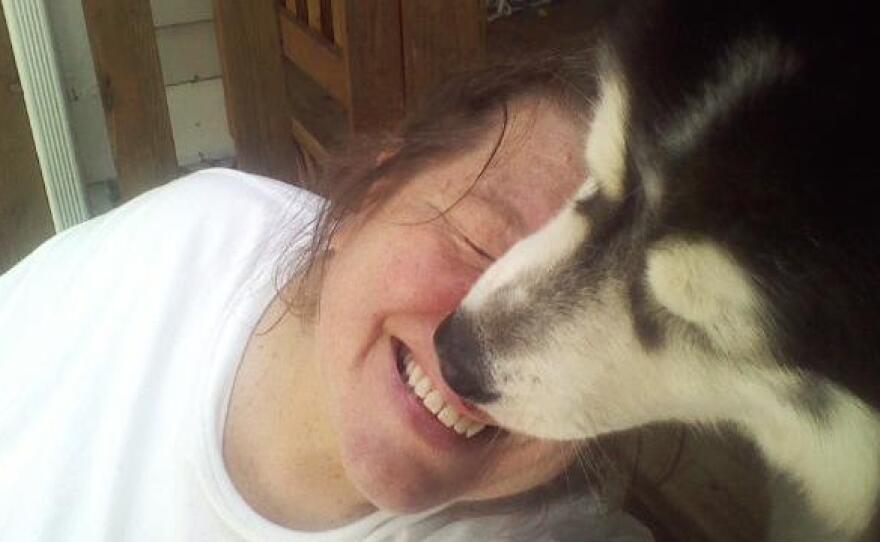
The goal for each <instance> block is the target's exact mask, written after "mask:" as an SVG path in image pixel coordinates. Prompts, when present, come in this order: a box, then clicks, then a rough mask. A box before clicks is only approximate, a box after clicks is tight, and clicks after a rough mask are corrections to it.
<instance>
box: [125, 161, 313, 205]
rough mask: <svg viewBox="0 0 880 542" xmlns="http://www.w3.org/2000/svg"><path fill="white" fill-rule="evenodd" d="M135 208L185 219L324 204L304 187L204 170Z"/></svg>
mask: <svg viewBox="0 0 880 542" xmlns="http://www.w3.org/2000/svg"><path fill="white" fill-rule="evenodd" d="M131 203H132V204H135V205H137V204H138V203H142V204H145V205H156V206H169V207H180V206H182V207H183V208H184V209H185V210H186V212H185V214H186V215H190V216H191V215H192V214H198V213H201V212H204V213H212V212H221V213H222V212H227V211H236V212H237V213H241V212H247V211H248V210H253V211H257V212H286V211H289V210H290V209H291V208H303V209H310V210H316V209H317V208H318V207H319V206H320V205H322V203H323V200H322V199H321V198H320V197H319V196H317V195H315V194H313V193H312V192H309V191H308V190H305V189H304V188H302V187H299V186H296V185H293V184H290V183H285V182H282V181H278V180H275V179H270V178H268V177H262V176H259V175H254V174H251V173H246V172H243V171H238V170H234V169H225V168H212V169H204V170H200V171H197V172H194V173H191V174H189V175H186V176H184V177H181V178H179V179H177V180H174V181H171V182H169V183H167V184H165V185H163V186H162V187H160V188H157V189H155V190H152V191H150V192H147V193H146V194H144V195H142V196H140V197H139V198H137V199H135V200H134V201H133V202H131Z"/></svg>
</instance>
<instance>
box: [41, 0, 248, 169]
mask: <svg viewBox="0 0 880 542" xmlns="http://www.w3.org/2000/svg"><path fill="white" fill-rule="evenodd" d="M46 4H47V6H48V8H49V16H50V18H51V20H52V27H53V28H52V30H53V33H54V36H55V41H56V44H57V47H58V52H59V61H60V64H61V70H62V72H63V77H64V82H65V86H66V89H67V94H68V100H69V104H70V116H71V123H72V125H73V131H74V138H75V140H76V146H77V155H78V157H79V160H80V164H81V166H82V170H83V177H84V179H85V180H86V182H87V183H97V182H102V181H107V180H113V179H115V178H116V169H115V166H114V164H113V158H112V154H111V152H110V142H109V138H108V135H107V129H106V124H105V122H104V112H103V109H102V107H101V98H100V92H99V89H98V82H97V78H96V77H95V69H94V63H93V61H92V56H91V49H90V47H89V41H88V35H87V34H86V27H85V19H84V17H83V11H82V2H81V0H52V1H51V2H47V3H46ZM151 6H152V8H153V21H154V24H155V25H156V42H157V45H158V47H159V57H160V60H161V62H162V73H163V76H164V79H165V85H166V92H167V94H168V106H169V113H170V115H171V124H172V128H173V130H174V138H175V146H176V148H177V156H178V160H180V165H181V166H182V167H185V168H187V169H192V168H195V167H199V166H200V165H201V164H202V162H203V160H204V161H209V162H215V161H217V160H223V159H228V158H230V157H232V156H233V155H234V154H235V150H234V146H233V144H232V140H231V137H230V135H229V130H228V127H227V124H226V104H225V100H224V99H223V89H222V81H221V77H222V75H221V67H220V60H219V55H218V52H217V40H216V36H215V33H214V24H213V5H212V0H151Z"/></svg>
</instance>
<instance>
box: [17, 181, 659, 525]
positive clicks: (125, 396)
mask: <svg viewBox="0 0 880 542" xmlns="http://www.w3.org/2000/svg"><path fill="white" fill-rule="evenodd" d="M321 204H322V202H321V200H320V199H319V198H317V197H316V196H314V195H312V194H310V193H308V192H305V191H303V190H299V189H297V188H294V187H291V186H289V185H285V184H282V183H280V182H277V181H272V180H269V179H264V178H260V177H255V176H252V175H246V174H243V173H240V172H235V171H231V170H219V169H218V170H207V171H203V172H200V173H196V174H194V175H191V176H189V177H186V178H184V179H181V180H178V181H175V182H173V183H170V184H168V185H166V186H163V187H161V188H159V189H156V190H153V191H151V192H149V193H147V194H145V195H143V196H141V197H139V198H137V199H135V200H133V201H132V202H130V203H128V204H126V205H124V206H122V207H120V208H119V209H116V210H114V211H112V212H111V213H108V214H107V215H104V216H102V217H99V218H97V219H94V220H91V221H89V222H87V223H85V224H82V225H80V226H77V227H75V228H73V229H71V230H68V231H65V232H64V233H62V234H59V235H57V236H55V237H54V238H52V239H51V240H49V241H48V242H46V243H45V244H44V245H43V246H41V247H40V248H39V249H37V250H36V251H35V252H34V253H33V254H31V255H30V256H29V257H28V258H26V259H25V260H24V261H23V262H21V263H20V264H19V265H17V266H16V267H14V268H13V269H12V270H10V271H9V272H8V273H6V274H5V275H3V276H0V538H2V540H12V541H30V540H45V541H57V540H88V541H100V540H107V541H120V540H144V541H147V540H149V541H151V542H152V541H187V542H188V541H202V540H204V541H212V542H214V541H216V542H222V541H242V540H248V541H251V540H252V541H275V540H279V541H281V540H283V541H301V540H317V541H330V540H332V541H348V540H351V541H365V540H370V541H374V540H401V541H403V540H431V541H439V540H478V539H479V540H541V539H543V540H566V539H569V537H572V538H571V539H576V540H596V541H598V540H606V541H607V540H613V541H617V542H624V541H632V542H635V541H643V540H650V535H648V534H647V532H646V531H645V530H644V529H643V528H642V527H641V526H639V525H638V524H637V523H635V522H634V521H633V520H632V519H631V518H629V517H627V516H626V515H624V514H620V513H616V514H611V515H601V514H599V513H598V503H596V502H595V501H593V500H592V499H590V498H587V497H584V498H581V499H577V500H575V501H570V502H566V503H564V504H559V505H555V506H553V507H551V508H550V509H549V510H537V511H531V510H529V511H523V513H521V514H519V513H518V514H514V515H509V514H508V515H499V516H491V517H482V518H475V519H468V520H456V519H454V518H451V517H449V515H448V514H447V513H446V512H444V511H442V510H441V511H432V512H427V513H423V514H419V515H413V516H393V515H391V514H389V513H386V512H377V513H374V514H371V515H369V516H367V517H365V518H363V519H361V520H358V521H356V522H354V523H352V524H350V525H347V526H345V527H343V528H341V529H336V530H333V531H327V532H322V533H305V532H295V531H291V530H289V529H286V528H283V527H281V526H278V525H276V524H273V523H271V522H270V521H268V520H266V519H264V518H262V517H261V516H259V515H258V514H257V513H256V512H254V511H253V510H252V509H251V508H250V507H249V506H248V505H247V504H246V503H245V502H244V501H243V499H242V498H241V497H240V496H239V494H238V493H237V492H236V491H235V488H234V486H233V485H232V482H231V481H230V479H229V477H228V475H227V473H226V471H225V469H224V465H223V460H222V455H221V438H222V434H223V423H224V419H225V415H226V406H227V403H228V399H229V393H230V391H231V387H232V382H233V378H234V375H235V370H236V368H237V366H238V363H239V361H240V359H241V356H242V353H243V351H244V348H245V345H246V341H247V339H248V337H249V335H250V333H251V332H252V330H253V329H254V326H255V325H256V323H257V321H258V320H259V318H260V316H261V314H262V312H263V310H264V309H265V308H266V307H267V306H268V304H269V303H270V302H271V300H272V299H273V297H274V295H275V293H276V282H277V278H278V277H277V276H276V269H277V266H278V263H279V261H281V259H282V258H285V257H289V255H290V254H291V251H290V250H288V249H289V248H290V247H288V246H286V245H287V244H290V242H291V239H296V238H297V236H296V235H293V233H294V232H297V231H300V232H302V231H307V230H306V229H305V228H307V227H308V226H309V224H310V222H311V220H312V219H313V218H314V216H315V213H316V210H317V209H318V207H319V206H320V205H321ZM299 239H300V241H299V242H300V243H303V242H306V241H307V236H306V235H301V236H299ZM294 248H295V247H294ZM293 252H294V253H295V250H294V251H293ZM538 533H540V534H538ZM572 535H574V536H572Z"/></svg>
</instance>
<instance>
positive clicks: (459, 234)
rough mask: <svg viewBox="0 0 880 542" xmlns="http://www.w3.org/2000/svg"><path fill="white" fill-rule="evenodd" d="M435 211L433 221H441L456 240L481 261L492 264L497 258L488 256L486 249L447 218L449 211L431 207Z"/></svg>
mask: <svg viewBox="0 0 880 542" xmlns="http://www.w3.org/2000/svg"><path fill="white" fill-rule="evenodd" d="M431 207H432V208H434V209H435V210H436V211H437V216H436V217H435V219H440V220H442V221H443V224H444V226H446V227H447V228H449V229H450V230H452V233H453V234H454V236H455V238H456V240H457V241H458V242H459V243H460V244H462V245H464V246H465V247H466V248H467V249H468V250H470V251H471V252H473V253H474V254H476V255H477V256H479V257H480V258H481V259H483V260H485V261H487V262H488V263H492V262H494V261H495V260H497V259H498V258H496V257H495V256H493V255H492V254H490V253H489V252H488V251H486V249H484V248H483V247H482V246H480V245H479V244H478V243H477V242H475V241H474V240H473V239H472V238H471V237H470V236H469V235H467V234H466V233H465V232H464V231H462V229H461V228H460V227H458V225H457V224H456V223H455V222H453V220H452V219H451V218H450V216H449V209H447V210H445V211H443V210H440V209H437V208H436V207H434V206H431Z"/></svg>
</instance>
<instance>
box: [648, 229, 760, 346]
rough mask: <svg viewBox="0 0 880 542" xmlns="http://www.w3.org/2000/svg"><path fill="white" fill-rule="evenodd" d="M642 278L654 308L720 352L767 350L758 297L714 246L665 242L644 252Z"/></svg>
mask: <svg viewBox="0 0 880 542" xmlns="http://www.w3.org/2000/svg"><path fill="white" fill-rule="evenodd" d="M646 278H647V281H648V285H649V286H650V291H651V292H652V293H653V296H654V298H655V299H656V301H657V302H658V303H660V304H661V305H662V306H664V307H665V308H666V309H667V310H669V311H670V312H672V313H673V314H675V315H677V316H678V317H680V318H682V319H684V320H686V321H688V322H690V323H692V324H695V325H697V326H699V327H700V328H701V329H702V330H703V331H704V332H706V333H707V334H708V335H709V336H710V338H711V339H712V342H713V344H715V345H716V346H718V347H719V348H720V349H721V350H722V351H724V352H742V351H745V350H752V351H753V350H754V349H756V348H760V347H762V346H763V345H764V344H765V342H766V324H765V323H764V322H765V321H766V318H763V317H762V315H761V313H762V309H761V302H760V301H759V299H758V295H757V294H756V292H755V291H754V287H753V285H752V283H751V281H750V280H749V277H748V276H746V275H745V274H744V273H743V271H742V268H741V267H740V266H739V265H737V263H736V262H735V261H734V260H733V258H732V257H731V256H730V255H729V254H727V253H726V252H725V251H724V250H723V249H722V248H721V247H719V246H718V245H715V244H713V243H710V242H708V241H703V242H684V241H682V240H665V241H663V242H661V243H659V244H658V245H656V246H654V247H652V248H651V250H650V251H649V252H648V258H647V272H646Z"/></svg>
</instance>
